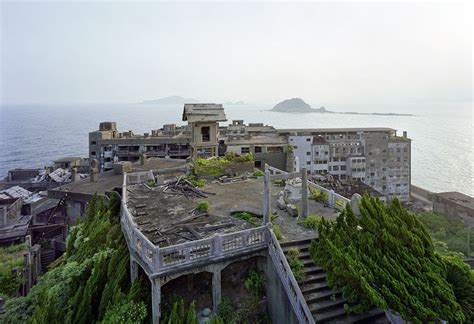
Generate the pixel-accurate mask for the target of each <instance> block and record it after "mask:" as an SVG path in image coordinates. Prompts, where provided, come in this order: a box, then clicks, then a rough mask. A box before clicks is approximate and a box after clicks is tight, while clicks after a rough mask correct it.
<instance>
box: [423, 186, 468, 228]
mask: <svg viewBox="0 0 474 324" xmlns="http://www.w3.org/2000/svg"><path fill="white" fill-rule="evenodd" d="M429 197H430V199H431V201H432V202H433V211H435V212H438V213H441V214H444V215H447V216H449V217H451V218H459V219H461V220H462V221H463V222H464V223H465V224H467V225H468V226H474V198H472V197H470V196H468V195H465V194H463V193H460V192H439V193H431V194H430V195H429Z"/></svg>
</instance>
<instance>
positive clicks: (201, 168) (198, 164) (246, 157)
mask: <svg viewBox="0 0 474 324" xmlns="http://www.w3.org/2000/svg"><path fill="white" fill-rule="evenodd" d="M242 166H243V167H242ZM242 169H246V170H248V171H251V170H252V169H253V155H252V153H246V154H243V155H240V156H237V155H235V154H234V153H229V152H228V153H227V154H226V155H225V156H223V157H213V158H210V159H204V158H197V159H195V160H194V163H193V174H194V176H196V177H197V178H200V177H220V176H224V175H229V176H232V175H234V174H235V173H238V172H239V171H242Z"/></svg>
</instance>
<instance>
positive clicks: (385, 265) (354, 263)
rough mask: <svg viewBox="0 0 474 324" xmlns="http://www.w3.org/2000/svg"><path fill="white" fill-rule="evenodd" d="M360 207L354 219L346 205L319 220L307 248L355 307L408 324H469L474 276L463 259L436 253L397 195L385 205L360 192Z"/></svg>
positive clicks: (329, 279) (421, 227) (331, 280)
mask: <svg viewBox="0 0 474 324" xmlns="http://www.w3.org/2000/svg"><path fill="white" fill-rule="evenodd" d="M359 208H360V212H361V216H360V217H358V218H356V217H355V215H354V213H353V212H352V210H351V209H350V206H349V205H348V206H346V209H345V210H344V211H343V212H341V214H340V215H339V216H338V218H337V220H336V221H335V222H328V221H325V220H324V219H322V220H321V223H320V224H319V226H318V231H319V240H318V241H316V240H314V241H313V242H312V244H311V248H310V253H311V257H312V258H313V259H314V261H315V262H316V264H318V265H320V266H322V267H323V268H324V269H325V270H326V271H327V273H328V283H329V285H330V286H331V287H333V288H337V289H341V290H342V293H343V295H344V297H345V298H347V299H348V300H349V301H350V302H354V303H355V304H356V306H355V308H354V311H356V312H357V311H364V310H368V309H369V308H370V307H372V306H376V307H379V308H381V309H387V308H388V309H391V310H393V311H394V312H398V313H400V314H401V316H402V317H403V318H404V319H405V320H407V321H411V322H413V323H422V322H423V323H424V322H435V321H437V320H439V319H443V320H447V321H449V322H466V323H471V322H472V320H470V317H471V316H472V311H473V307H474V304H473V303H472V295H473V293H474V292H473V289H474V285H472V280H473V278H472V272H469V271H467V269H466V268H465V267H462V268H461V263H462V261H460V260H457V259H446V258H442V257H441V256H440V255H439V254H437V253H435V250H434V246H433V243H432V241H431V238H430V236H429V235H428V233H427V231H426V230H425V228H424V227H423V225H422V224H421V223H420V222H419V221H418V220H417V218H416V217H415V216H414V215H413V214H411V213H409V212H408V211H407V210H406V209H404V208H403V207H402V205H401V204H400V202H399V201H398V200H397V199H394V200H392V201H390V202H389V203H388V204H387V205H385V204H384V203H382V202H381V201H379V200H378V199H376V198H369V196H367V195H364V197H363V198H362V200H361V203H360V206H359ZM452 260H455V262H453V261H452ZM456 260H457V261H456ZM449 269H456V271H454V270H452V271H453V272H454V273H455V275H452V274H451V273H448V270H449ZM463 269H464V270H463ZM453 276H454V277H455V278H453ZM461 287H462V288H461ZM471 319H472V317H471Z"/></svg>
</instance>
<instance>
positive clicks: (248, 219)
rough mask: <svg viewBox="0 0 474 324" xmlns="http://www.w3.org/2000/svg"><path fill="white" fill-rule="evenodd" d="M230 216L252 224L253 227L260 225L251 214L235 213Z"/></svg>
mask: <svg viewBox="0 0 474 324" xmlns="http://www.w3.org/2000/svg"><path fill="white" fill-rule="evenodd" d="M232 216H234V217H237V218H240V219H243V220H244V221H246V222H248V223H250V224H252V225H253V226H258V225H260V220H259V219H258V218H257V217H255V216H254V215H253V214H252V213H248V212H236V213H232Z"/></svg>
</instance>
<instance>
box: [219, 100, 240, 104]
mask: <svg viewBox="0 0 474 324" xmlns="http://www.w3.org/2000/svg"><path fill="white" fill-rule="evenodd" d="M224 104H225V105H245V102H243V101H242V100H240V101H236V102H232V101H226V102H225V103H224Z"/></svg>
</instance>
